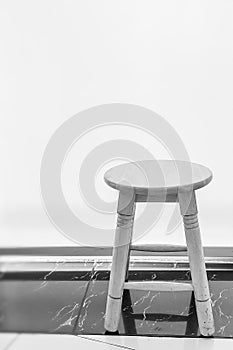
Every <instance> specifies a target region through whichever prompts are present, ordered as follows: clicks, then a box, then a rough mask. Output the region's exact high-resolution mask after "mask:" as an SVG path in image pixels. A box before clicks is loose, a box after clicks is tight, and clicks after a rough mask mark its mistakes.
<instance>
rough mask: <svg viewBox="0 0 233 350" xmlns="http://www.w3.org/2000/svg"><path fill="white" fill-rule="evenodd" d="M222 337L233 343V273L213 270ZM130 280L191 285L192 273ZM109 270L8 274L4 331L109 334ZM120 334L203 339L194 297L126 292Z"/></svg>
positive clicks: (0, 289)
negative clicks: (106, 331)
mask: <svg viewBox="0 0 233 350" xmlns="http://www.w3.org/2000/svg"><path fill="white" fill-rule="evenodd" d="M208 278H209V282H210V291H211V298H212V304H213V311H214V319H215V327H216V331H215V334H214V337H216V338H233V274H232V271H230V270H228V271H214V270H212V271H208ZM129 280H174V281H179V280H182V281H188V280H190V273H189V271H186V270H175V269H173V270H170V271H163V270H161V269H160V270H156V269H151V271H150V270H147V271H142V270H141V271H137V270H132V271H130V274H129ZM108 281H109V271H107V270H105V269H99V268H98V266H93V268H92V269H91V271H78V272H74V271H73V272H61V271H56V269H54V270H53V271H50V272H37V273H35V272H33V273H29V272H24V273H13V272H10V273H9V272H5V273H2V274H1V280H0V332H16V333H17V332H25V333H31V332H35V333H49V334H51V333H52V334H58V333H62V334H73V335H90V334H92V335H93V334H94V335H104V334H105V330H104V326H103V325H104V313H105V305H106V297H107V289H108ZM119 334H120V335H130V336H136V335H141V336H151V337H156V336H164V337H169V336H175V337H184V338H186V337H187V338H190V337H191V338H193V337H200V333H199V329H198V323H197V317H196V312H195V304H194V298H193V293H191V292H179V293H177V292H176V293H167V292H150V291H136V290H131V291H130V292H129V291H125V293H124V299H123V306H122V314H121V319H120V324H119Z"/></svg>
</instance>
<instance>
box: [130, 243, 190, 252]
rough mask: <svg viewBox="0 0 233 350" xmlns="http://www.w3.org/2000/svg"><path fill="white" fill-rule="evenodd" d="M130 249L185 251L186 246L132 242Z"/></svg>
mask: <svg viewBox="0 0 233 350" xmlns="http://www.w3.org/2000/svg"><path fill="white" fill-rule="evenodd" d="M130 250H137V251H147V252H186V251H187V247H186V246H183V245H173V244H133V245H131V246H130Z"/></svg>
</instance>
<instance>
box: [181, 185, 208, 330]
mask: <svg viewBox="0 0 233 350" xmlns="http://www.w3.org/2000/svg"><path fill="white" fill-rule="evenodd" d="M178 197H179V204H180V209H181V214H182V216H183V222H184V229H185V236H186V242H187V248H188V256H189V264H190V271H191V277H192V284H193V289H194V296H195V303H196V311H197V318H198V324H199V328H200V332H201V334H202V335H203V336H207V337H208V336H211V335H213V333H214V319H213V311H212V306H211V299H210V292H209V283H208V279H207V274H206V268H205V260H204V254H203V247H202V242H201V235H200V229H199V224H198V217H197V206H196V198H195V192H194V191H190V192H183V193H182V192H181V193H179V194H178Z"/></svg>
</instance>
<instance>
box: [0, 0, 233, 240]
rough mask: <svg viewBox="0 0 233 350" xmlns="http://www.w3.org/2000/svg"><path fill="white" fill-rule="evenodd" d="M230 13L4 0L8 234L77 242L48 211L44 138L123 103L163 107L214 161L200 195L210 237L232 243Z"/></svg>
mask: <svg viewBox="0 0 233 350" xmlns="http://www.w3.org/2000/svg"><path fill="white" fill-rule="evenodd" d="M232 16H233V2H232V1H231V0H224V1H220V0H218V1H217V0H209V1H206V0H200V1H187V0H176V1H174V0H159V1H156V0H152V1H138V0H132V1H125V0H124V1H109V0H106V1H103V0H99V1H94V0H91V1H88V0H86V1H77V0H73V1H70V0H68V1H62V0H46V1H45V0H40V1H35V0H33V1H32V0H28V1H26V0H21V1H16V0H9V1H1V3H0V76H1V79H0V98H1V101H0V116H1V128H0V140H1V148H0V152H1V172H0V193H1V196H0V204H1V212H0V217H1V234H0V244H1V245H5V246H6V245H50V244H56V245H69V244H72V242H69V240H67V239H66V238H65V237H63V236H62V235H61V234H60V233H59V232H58V231H57V230H56V229H55V228H54V227H53V225H52V224H51V223H50V221H49V219H48V218H47V216H46V214H45V213H44V210H43V206H42V203H41V197H40V188H39V171H40V162H41V158H42V155H43V151H44V148H45V146H46V144H47V142H48V140H49V138H50V137H51V135H52V134H53V132H54V131H55V130H56V129H57V127H58V126H59V125H61V124H62V123H63V122H64V121H65V120H66V119H68V118H69V117H71V116H72V115H74V114H75V113H77V112H79V111H81V110H83V109H86V108H88V107H91V106H94V105H99V104H104V103H111V102H126V103H133V104H137V105H141V106H145V107H148V108H150V109H152V110H154V111H155V112H157V113H158V114H160V115H161V116H163V117H164V118H165V119H166V120H167V121H168V122H169V123H171V125H172V126H173V127H174V128H175V129H176V131H177V132H178V133H179V135H180V137H181V138H182V140H183V141H184V143H185V145H186V148H187V150H188V152H189V155H190V157H191V159H192V160H193V161H196V162H199V163H203V164H206V165H207V166H209V167H210V168H211V169H212V170H213V172H214V181H213V183H212V184H211V185H209V186H208V187H207V188H206V189H203V190H202V191H200V193H199V196H198V198H199V202H200V205H199V206H200V211H201V214H200V215H201V223H202V227H203V231H204V234H203V236H204V237H203V240H204V243H205V244H209V245H211V244H220V245H233V244H232V235H231V229H232V222H231V212H232V204H233V200H232V196H231V192H232V190H231V182H232V181H231V180H232V171H233V166H232V162H231V159H232V156H231V153H232V144H233V141H232V114H233V103H232V93H233V21H232ZM112 133H113V134H112V135H113V137H114V131H112ZM132 137H133V131H132ZM134 137H137V136H134ZM141 140H142V139H140V136H138V142H139V143H141V142H142V141H141ZM92 141H93V140H92ZM92 141H91V140H90V141H89V142H92ZM111 193H112V192H111ZM83 208H84V207H83ZM83 210H84V211H85V208H84V209H83ZM112 220H113V221H112V222H114V217H113V218H112ZM152 237H153V234H151V236H150V237H149V236H148V241H150V240H151V239H152ZM156 237H158V239H161V240H163V239H164V240H166V241H169V242H170V241H176V242H177V241H182V239H183V237H182V235H180V234H179V233H174V234H173V235H171V236H166V235H165V236H163V233H159V232H158V233H157V236H156ZM145 239H147V238H146V237H145ZM155 239H157V238H155ZM109 242H110V243H111V238H109ZM109 242H106V244H109Z"/></svg>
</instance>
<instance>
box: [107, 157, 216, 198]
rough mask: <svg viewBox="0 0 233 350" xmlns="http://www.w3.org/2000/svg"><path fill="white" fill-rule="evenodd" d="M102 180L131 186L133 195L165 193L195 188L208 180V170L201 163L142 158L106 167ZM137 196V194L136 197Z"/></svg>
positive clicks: (161, 196) (121, 186) (164, 195)
mask: <svg viewBox="0 0 233 350" xmlns="http://www.w3.org/2000/svg"><path fill="white" fill-rule="evenodd" d="M104 179H105V181H106V183H107V184H108V185H109V186H111V187H113V188H115V189H117V190H127V189H132V188H133V189H134V191H135V194H136V195H142V199H143V196H145V195H146V196H148V197H151V196H154V195H156V196H159V197H160V201H164V202H165V201H166V197H167V196H170V195H171V196H172V195H177V193H178V189H179V190H181V191H190V190H196V189H198V188H201V187H203V186H206V185H207V184H208V183H209V182H210V181H211V179H212V173H211V171H210V170H209V169H208V168H206V167H205V166H203V165H200V164H196V163H190V162H185V161H179V160H177V161H174V160H145V161H138V162H133V163H127V164H122V165H118V166H116V167H113V168H111V169H110V170H108V171H107V172H106V173H105V175H104ZM139 198H140V197H139Z"/></svg>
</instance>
